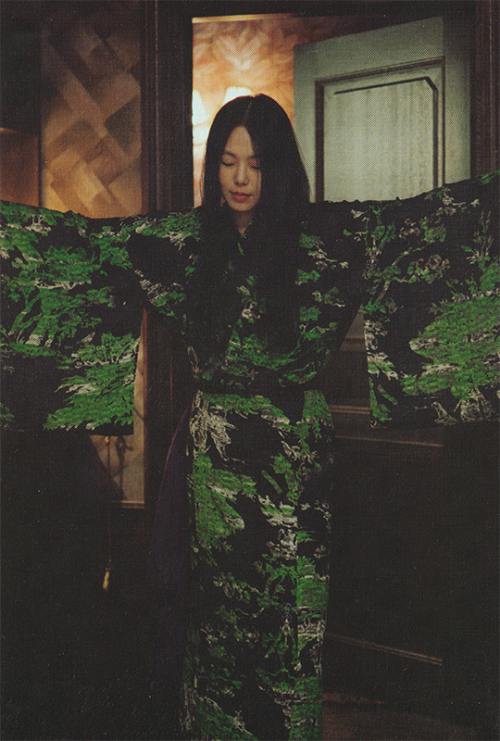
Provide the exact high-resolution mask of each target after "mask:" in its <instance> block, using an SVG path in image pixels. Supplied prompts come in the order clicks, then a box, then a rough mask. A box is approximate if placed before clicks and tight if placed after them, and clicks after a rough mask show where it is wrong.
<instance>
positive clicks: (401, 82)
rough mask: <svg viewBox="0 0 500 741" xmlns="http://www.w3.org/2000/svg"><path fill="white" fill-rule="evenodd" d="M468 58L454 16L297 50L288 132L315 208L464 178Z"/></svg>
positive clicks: (459, 19)
mask: <svg viewBox="0 0 500 741" xmlns="http://www.w3.org/2000/svg"><path fill="white" fill-rule="evenodd" d="M469 57H470V24H469V23H468V22H467V20H466V18H465V17H464V16H462V15H460V14H458V15H451V16H449V17H448V16H446V17H444V18H430V19H426V20H422V21H417V22H414V23H406V24H403V25H400V26H392V27H389V28H383V29H378V30H376V31H369V32H366V33H360V34H354V35H350V36H344V37H340V38H334V39H327V40H326V41H321V42H315V43H312V44H303V45H300V46H297V47H295V63H294V85H295V114H294V125H295V130H296V134H297V140H298V142H299V146H300V149H301V152H302V155H303V158H304V164H305V166H306V170H307V173H308V175H309V178H310V180H311V184H314V185H315V196H316V200H322V199H323V198H327V199H335V200H338V199H341V200H342V199H353V198H356V199H358V198H359V199H366V198H393V197H397V196H399V197H406V196H410V195H415V194H417V193H419V192H422V190H425V189H429V188H432V187H434V186H435V185H439V184H441V182H443V181H446V182H455V181H457V180H461V179H464V178H467V177H469V174H470V125H469V119H470V90H469V75H470V70H469V67H470V62H469ZM339 129H340V131H339ZM311 132H316V137H314V136H311ZM353 155H354V158H353ZM430 162H432V164H429V163H430ZM371 173H373V177H372V176H371ZM381 183H383V188H384V191H383V195H379V193H378V191H379V187H380V184H381ZM371 187H373V190H372V189H371Z"/></svg>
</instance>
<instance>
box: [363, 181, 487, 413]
mask: <svg viewBox="0 0 500 741" xmlns="http://www.w3.org/2000/svg"><path fill="white" fill-rule="evenodd" d="M498 204H499V178H498V173H496V174H491V175H485V176H482V177H479V178H476V179H473V180H468V181H464V182H461V183H457V184H454V185H448V186H443V187H441V188H439V189H437V190H434V191H432V192H430V193H427V194H423V195H420V196H417V197H415V198H410V199H407V200H402V201H395V202H390V203H370V204H367V205H366V207H365V206H364V205H363V204H359V206H357V210H356V211H355V212H354V213H353V220H352V222H351V224H352V225H353V226H352V227H351V234H350V238H351V239H352V240H354V241H356V242H358V243H359V242H362V243H363V244H364V245H365V246H366V251H367V265H366V270H365V275H364V300H363V312H364V319H365V341H366V348H367V353H368V370H369V380H370V388H371V412H372V422H373V424H374V425H375V426H426V425H429V424H453V423H456V422H463V421H479V420H492V419H497V418H498V402H499V398H498V396H499V394H498V387H499V383H498V382H499V350H500V348H499V344H498V336H499V327H500V312H499V308H500V307H499V301H498V298H499V261H498V241H499V223H498Z"/></svg>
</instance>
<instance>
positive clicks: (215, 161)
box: [199, 95, 309, 350]
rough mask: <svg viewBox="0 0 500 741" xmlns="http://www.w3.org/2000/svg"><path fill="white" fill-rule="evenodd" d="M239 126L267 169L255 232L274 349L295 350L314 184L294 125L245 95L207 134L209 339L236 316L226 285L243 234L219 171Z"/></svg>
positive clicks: (275, 107)
mask: <svg viewBox="0 0 500 741" xmlns="http://www.w3.org/2000/svg"><path fill="white" fill-rule="evenodd" d="M238 126H244V127H245V129H246V130H247V131H248V133H249V135H250V138H251V140H252V145H253V148H254V152H255V154H256V156H257V157H258V158H259V162H260V170H261V190H260V199H259V202H258V204H257V206H256V209H255V213H254V217H253V220H252V224H251V227H249V233H250V234H251V235H252V237H251V239H252V240H253V242H254V246H255V247H256V248H257V252H258V262H257V265H256V276H257V280H258V284H259V290H260V292H261V293H262V295H263V296H264V297H265V299H266V305H267V311H266V314H265V317H263V319H262V322H263V323H265V325H266V332H267V335H268V337H269V339H270V341H271V342H272V343H273V345H274V346H275V347H276V348H281V349H283V350H289V349H290V348H291V347H293V346H294V344H295V343H296V341H297V332H298V302H297V300H296V286H295V279H296V274H297V259H298V243H299V236H300V227H301V224H302V221H303V220H304V218H305V216H306V213H307V208H308V205H309V182H308V179H307V175H306V171H305V169H304V165H303V164H302V160H301V157H300V154H299V149H298V146H297V142H296V139H295V134H294V132H293V128H292V125H291V123H290V120H289V118H288V116H287V114H286V113H285V111H284V110H283V108H282V107H281V106H280V105H279V104H278V103H277V102H276V101H275V100H273V99H272V98H270V97H268V96H267V95H257V96H255V97H253V96H243V97H239V98H235V99H233V100H231V101H230V102H229V103H226V105H224V106H223V107H222V108H221V109H220V110H219V112H218V113H217V115H216V117H215V119H214V122H213V124H212V126H211V129H210V133H209V136H208V141H207V150H206V157H205V169H204V177H203V203H202V208H201V215H202V228H203V231H204V242H205V246H206V250H205V253H204V255H203V257H202V269H201V271H200V273H199V278H200V286H199V291H200V306H201V307H203V323H204V325H205V329H206V333H207V336H212V337H214V336H217V337H220V338H222V336H223V334H224V333H223V332H222V326H223V325H224V327H226V328H227V315H228V313H229V314H231V313H232V312H231V311H228V307H227V306H225V305H224V300H223V299H222V297H221V292H220V288H221V279H222V277H223V275H224V269H225V267H226V265H227V263H228V260H229V255H230V254H231V250H232V249H234V245H235V240H237V238H238V237H239V235H238V234H237V232H236V227H235V224H234V221H233V219H232V214H231V211H230V209H229V207H228V206H227V204H225V203H224V201H223V199H222V195H221V186H220V182H219V169H220V164H221V161H222V155H223V153H224V150H225V147H226V143H227V140H228V139H229V136H230V135H231V132H232V131H233V130H234V129H235V128H237V127H238ZM218 289H219V290H218ZM227 300H229V298H228V299H226V301H227Z"/></svg>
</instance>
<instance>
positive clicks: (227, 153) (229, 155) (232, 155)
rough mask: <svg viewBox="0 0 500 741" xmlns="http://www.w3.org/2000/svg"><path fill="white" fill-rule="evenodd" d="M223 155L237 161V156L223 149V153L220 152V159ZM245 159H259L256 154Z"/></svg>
mask: <svg viewBox="0 0 500 741" xmlns="http://www.w3.org/2000/svg"><path fill="white" fill-rule="evenodd" d="M225 154H226V155H227V156H228V157H234V158H235V159H237V155H236V154H233V152H230V151H229V150H227V149H225V150H224V151H223V152H222V155H221V156H222V157H224V155H225ZM247 159H249V160H258V159H259V155H258V154H252V156H251V157H247Z"/></svg>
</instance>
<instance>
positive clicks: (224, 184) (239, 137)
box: [219, 126, 261, 234]
mask: <svg viewBox="0 0 500 741" xmlns="http://www.w3.org/2000/svg"><path fill="white" fill-rule="evenodd" d="M219 183H220V187H221V192H222V197H223V198H224V200H225V201H226V203H227V205H228V206H229V208H230V209H231V211H232V213H233V218H234V221H235V224H236V226H237V228H238V231H239V232H240V233H241V234H243V232H244V231H245V229H246V228H247V226H248V225H249V224H250V222H251V220H252V217H253V214H254V212H255V208H256V206H257V204H258V202H259V199H260V185H261V174H260V163H259V158H258V157H257V155H256V153H255V152H254V148H253V144H252V140H251V138H250V134H249V133H248V131H247V130H246V129H245V127H244V126H237V127H236V128H235V129H233V131H232V132H231V134H230V136H229V139H228V140H227V142H226V146H225V148H224V153H223V155H222V158H221V163H220V165H219Z"/></svg>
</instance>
